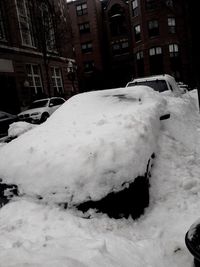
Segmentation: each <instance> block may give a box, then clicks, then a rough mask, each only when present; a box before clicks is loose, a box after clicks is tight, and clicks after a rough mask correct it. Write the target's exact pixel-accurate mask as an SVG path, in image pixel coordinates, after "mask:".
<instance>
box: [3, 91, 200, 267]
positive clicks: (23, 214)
mask: <svg viewBox="0 0 200 267" xmlns="http://www.w3.org/2000/svg"><path fill="white" fill-rule="evenodd" d="M196 95H197V94H196V91H195V90H194V91H192V92H190V93H188V94H186V95H184V96H182V97H181V98H174V97H171V96H166V97H165V99H166V100H167V102H168V108H169V110H170V113H171V118H170V119H169V120H167V121H163V122H162V127H161V131H160V136H159V139H158V149H157V156H156V160H155V165H154V168H153V169H152V177H151V187H150V196H151V198H150V206H149V207H148V208H147V209H146V212H145V215H144V216H142V217H140V218H139V219H138V220H136V221H133V220H132V219H128V220H125V219H120V220H115V219H109V218H108V217H107V216H106V215H102V214H95V213H94V214H93V218H92V219H89V220H87V219H83V218H81V217H80V214H79V213H77V211H75V210H67V211H66V210H62V208H58V207H56V206H54V205H44V204H41V203H39V202H37V201H36V200H34V199H32V198H31V197H29V198H28V197H27V198H24V199H15V200H13V201H12V202H10V203H9V204H7V205H5V206H4V207H3V208H1V209H0V259H1V261H0V266H1V267H11V266H12V267H21V266H22V267H23V266H27V267H29V266H31V267H32V266H34V267H40V266H41V267H46V266H48V267H51V266H59V267H62V266H63V267H64V266H65V267H66V266H67V267H72V266H73V267H74V266H75V267H79V266H80V267H85V266H90V267H95V266H105V267H107V266H109V267H116V266H120V267H131V266H134V267H160V266H162V267H165V266H166V267H168V266H173V267H182V266H184V267H187V266H190V267H191V266H192V256H191V255H190V253H189V252H188V250H187V249H186V247H185V243H184V237H185V233H186V231H187V230H188V228H189V227H190V225H191V224H192V223H193V222H194V221H196V219H198V217H199V214H198V210H199V206H200V168H199V164H200V120H199V113H198V110H197V107H196V106H195V101H196ZM31 131H32V130H31ZM6 146H8V145H4V146H2V148H0V149H4V148H5V147H6ZM11 153H13V154H16V153H17V151H11ZM16 156H17V155H16Z"/></svg>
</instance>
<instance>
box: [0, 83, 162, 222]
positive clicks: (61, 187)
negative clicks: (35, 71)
mask: <svg viewBox="0 0 200 267" xmlns="http://www.w3.org/2000/svg"><path fill="white" fill-rule="evenodd" d="M163 115H166V100H165V99H164V98H163V97H162V96H161V94H159V93H158V92H155V91H154V90H152V89H151V88H149V87H146V86H137V87H136V88H135V90H132V88H118V89H110V90H101V91H93V92H88V93H83V94H78V95H76V96H74V97H72V98H70V99H69V100H68V101H66V103H65V104H64V105H62V107H60V108H59V109H58V110H57V111H56V112H55V113H54V114H53V115H52V116H51V117H50V118H49V119H48V120H47V121H46V122H45V123H43V124H41V125H39V126H38V127H36V128H34V129H32V130H30V131H28V132H26V133H24V134H23V135H21V136H19V137H18V138H17V139H15V140H13V141H12V142H10V143H9V144H7V145H5V146H3V147H2V148H1V149H0V158H1V161H0V177H1V179H2V182H1V183H2V185H4V186H5V184H7V185H10V186H11V189H10V190H9V192H10V194H11V195H12V188H13V190H16V188H15V187H12V186H13V185H16V186H17V190H18V193H17V194H18V195H19V196H22V195H23V196H28V197H33V198H37V199H39V200H40V201H43V202H44V203H54V204H58V205H63V206H64V207H68V208H70V207H73V208H74V207H76V208H78V209H79V210H81V211H83V212H87V211H88V212H90V209H95V210H97V211H99V212H104V213H107V214H108V215H109V216H110V217H114V218H120V217H123V216H124V217H128V216H129V215H131V216H132V217H133V218H137V217H139V216H140V215H141V214H142V213H143V212H144V209H145V207H147V206H148V202H149V177H150V169H151V166H152V160H153V158H154V156H155V152H156V147H157V140H158V136H159V130H160V125H161V121H160V118H163V117H162V116H163ZM16 152H17V156H16ZM86 214H88V213H86Z"/></svg>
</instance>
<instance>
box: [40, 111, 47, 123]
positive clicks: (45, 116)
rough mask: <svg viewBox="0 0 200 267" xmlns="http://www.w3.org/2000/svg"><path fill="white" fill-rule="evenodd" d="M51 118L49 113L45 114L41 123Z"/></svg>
mask: <svg viewBox="0 0 200 267" xmlns="http://www.w3.org/2000/svg"><path fill="white" fill-rule="evenodd" d="M48 118H49V113H47V112H46V113H43V114H42V116H41V119H40V123H43V122H45V121H46V120H47V119H48Z"/></svg>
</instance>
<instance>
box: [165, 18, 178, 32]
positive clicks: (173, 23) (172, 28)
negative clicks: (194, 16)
mask: <svg viewBox="0 0 200 267" xmlns="http://www.w3.org/2000/svg"><path fill="white" fill-rule="evenodd" d="M167 22H168V30H169V33H175V32H176V20H175V18H168V20H167Z"/></svg>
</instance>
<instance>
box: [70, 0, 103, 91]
mask: <svg viewBox="0 0 200 267" xmlns="http://www.w3.org/2000/svg"><path fill="white" fill-rule="evenodd" d="M68 7H69V14H70V18H71V26H72V36H73V45H74V51H75V56H76V62H77V66H78V70H77V71H78V74H79V81H80V84H79V86H80V90H82V91H88V90H91V89H99V88H101V87H102V81H103V66H104V64H103V60H104V57H103V50H104V48H103V24H102V23H103V22H102V5H101V2H100V1H99V0H92V1H87V0H86V1H83V0H77V1H71V2H69V3H68Z"/></svg>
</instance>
